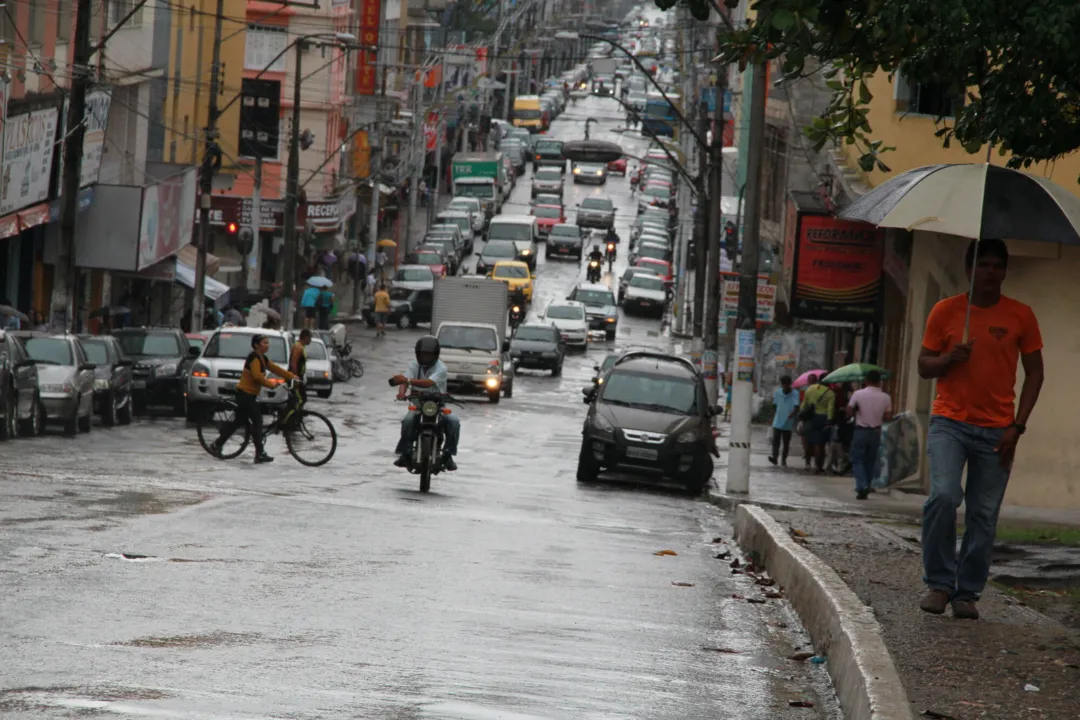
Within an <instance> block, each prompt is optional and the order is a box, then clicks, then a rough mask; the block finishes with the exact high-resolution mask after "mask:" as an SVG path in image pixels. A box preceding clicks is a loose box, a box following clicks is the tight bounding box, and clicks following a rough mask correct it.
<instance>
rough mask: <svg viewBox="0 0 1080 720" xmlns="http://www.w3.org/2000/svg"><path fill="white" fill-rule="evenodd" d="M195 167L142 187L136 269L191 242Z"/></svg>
mask: <svg viewBox="0 0 1080 720" xmlns="http://www.w3.org/2000/svg"><path fill="white" fill-rule="evenodd" d="M196 174H197V168H194V167H193V168H189V169H188V170H185V171H184V172H182V173H178V174H176V175H173V176H172V177H169V178H166V179H164V180H161V181H158V182H157V183H156V184H154V185H148V186H147V187H144V188H143V195H142V214H141V216H140V218H139V257H138V265H137V267H136V270H142V269H143V268H147V267H150V266H151V265H153V264H154V263H156V262H159V261H160V260H164V259H165V258H167V257H169V256H170V255H175V254H176V253H177V252H179V250H180V248H182V247H184V246H185V245H188V244H189V243H191V235H192V230H193V228H194V225H195V224H194V222H193V218H194V217H195V184H196Z"/></svg>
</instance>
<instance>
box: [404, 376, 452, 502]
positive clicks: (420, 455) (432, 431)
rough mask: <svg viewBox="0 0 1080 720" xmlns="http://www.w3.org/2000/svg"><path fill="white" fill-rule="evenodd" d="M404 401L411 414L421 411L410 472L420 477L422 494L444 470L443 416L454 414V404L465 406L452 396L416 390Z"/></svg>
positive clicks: (427, 390)
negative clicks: (452, 411) (433, 477)
mask: <svg viewBox="0 0 1080 720" xmlns="http://www.w3.org/2000/svg"><path fill="white" fill-rule="evenodd" d="M395 385H396V383H395V382H394V379H393V378H391V379H390V386H391V387H394V386H395ZM404 400H407V401H408V402H409V410H410V411H413V412H416V411H418V412H419V415H418V418H419V419H418V421H417V427H416V442H415V443H414V444H413V451H412V458H411V459H410V462H409V467H408V470H409V472H410V473H412V474H414V475H419V476H420V492H422V493H426V492H428V491H429V490H430V489H431V477H432V476H433V475H438V474H439V473H440V472H442V470H443V453H442V449H443V442H444V432H445V431H444V426H443V422H442V416H443V415H449V414H450V409H449V408H448V407H446V406H447V405H448V404H450V403H454V404H455V405H459V406H460V405H461V404H460V403H458V402H457V401H455V400H454V399H453V398H452V397H450V396H449V395H443V394H442V393H440V392H438V391H432V390H429V389H425V390H418V391H415V392H413V393H412V394H411V395H409V396H408V397H405V398H404Z"/></svg>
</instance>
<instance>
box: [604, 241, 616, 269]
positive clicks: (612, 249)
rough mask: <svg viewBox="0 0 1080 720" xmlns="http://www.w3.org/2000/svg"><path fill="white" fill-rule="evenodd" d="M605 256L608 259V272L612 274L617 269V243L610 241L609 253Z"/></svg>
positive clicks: (608, 245)
mask: <svg viewBox="0 0 1080 720" xmlns="http://www.w3.org/2000/svg"><path fill="white" fill-rule="evenodd" d="M604 256H605V257H606V258H607V269H608V272H611V271H612V269H613V268H614V267H615V243H613V242H611V241H610V240H609V241H608V244H607V251H606V252H605V253H604Z"/></svg>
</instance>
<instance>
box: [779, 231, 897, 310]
mask: <svg viewBox="0 0 1080 720" xmlns="http://www.w3.org/2000/svg"><path fill="white" fill-rule="evenodd" d="M797 225H798V227H797V231H796V234H795V240H796V245H795V258H794V268H795V271H794V276H793V278H792V289H793V293H792V302H791V313H792V315H793V316H794V317H798V318H804V319H808V320H834V321H842V322H843V321H846V322H866V321H873V320H875V319H876V318H877V317H878V315H879V313H880V309H881V287H882V283H881V278H882V256H883V253H884V247H885V242H884V235H885V233H884V231H882V230H879V229H878V228H876V227H875V226H873V225H871V224H869V223H864V222H857V221H851V220H840V219H838V218H835V217H832V216H831V215H820V214H804V213H799V216H798V221H797Z"/></svg>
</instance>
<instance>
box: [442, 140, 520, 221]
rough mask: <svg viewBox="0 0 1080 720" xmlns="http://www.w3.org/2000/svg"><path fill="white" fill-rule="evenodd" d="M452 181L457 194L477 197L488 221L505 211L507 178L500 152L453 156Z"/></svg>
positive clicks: (451, 166) (451, 164)
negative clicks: (503, 207) (503, 205)
mask: <svg viewBox="0 0 1080 720" xmlns="http://www.w3.org/2000/svg"><path fill="white" fill-rule="evenodd" d="M450 179H451V182H452V183H453V186H454V195H455V196H464V197H475V198H478V199H479V200H480V204H481V205H482V206H483V208H484V216H485V217H486V218H487V219H488V220H490V219H491V218H492V216H493V215H495V213H497V212H498V211H499V210H501V209H502V203H503V194H504V187H505V186H506V183H507V178H506V163H505V162H504V160H503V154H502V153H501V152H490V153H458V154H456V155H454V157H453V159H452V160H451V161H450Z"/></svg>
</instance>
